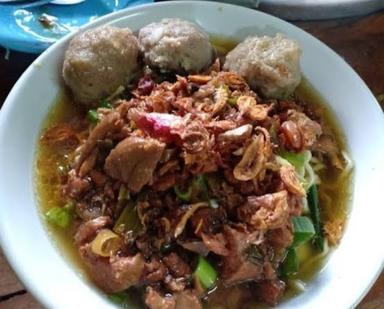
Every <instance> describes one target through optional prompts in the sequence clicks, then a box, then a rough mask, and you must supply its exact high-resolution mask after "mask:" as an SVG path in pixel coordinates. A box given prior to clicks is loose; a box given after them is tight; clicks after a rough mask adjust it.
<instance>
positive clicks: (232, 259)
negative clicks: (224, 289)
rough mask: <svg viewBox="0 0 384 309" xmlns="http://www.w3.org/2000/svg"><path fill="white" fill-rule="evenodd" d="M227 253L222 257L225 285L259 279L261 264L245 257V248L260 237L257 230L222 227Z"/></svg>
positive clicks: (255, 243) (257, 241)
mask: <svg viewBox="0 0 384 309" xmlns="http://www.w3.org/2000/svg"><path fill="white" fill-rule="evenodd" d="M224 236H225V238H226V240H227V243H228V244H227V248H228V250H229V254H228V255H227V256H225V257H223V267H222V277H223V280H224V283H225V284H226V285H233V284H238V283H241V282H245V281H253V280H260V278H261V277H262V274H263V265H262V264H261V263H260V264H258V263H253V262H251V261H250V260H248V259H247V256H246V253H245V251H246V249H247V248H249V246H251V245H257V244H259V243H260V241H261V239H262V234H260V233H259V232H258V231H256V232H252V233H250V232H248V231H247V230H246V229H244V228H242V229H235V228H231V227H229V226H225V227H224Z"/></svg>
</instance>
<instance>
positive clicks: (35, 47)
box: [0, 0, 153, 53]
mask: <svg viewBox="0 0 384 309" xmlns="http://www.w3.org/2000/svg"><path fill="white" fill-rule="evenodd" d="M151 2H153V0H86V1H84V2H82V3H79V4H75V5H54V4H46V5H43V6H38V7H30V8H28V7H27V8H25V7H22V6H21V5H1V4H0V45H1V46H3V47H5V48H9V49H13V50H18V51H22V52H27V53H41V52H42V51H44V50H45V49H46V48H48V47H49V46H50V45H52V44H53V43H55V42H56V41H57V40H58V39H60V38H61V37H62V36H64V35H66V34H67V33H69V32H71V31H72V30H74V29H76V28H78V27H80V26H82V25H84V24H86V23H88V22H90V21H92V20H94V19H96V18H97V17H99V16H102V15H105V14H108V13H111V12H114V11H118V10H120V9H123V8H126V7H130V6H135V5H139V4H144V3H151ZM39 19H40V20H42V21H39ZM44 19H45V20H46V21H47V22H46V23H44ZM44 24H45V25H44Z"/></svg>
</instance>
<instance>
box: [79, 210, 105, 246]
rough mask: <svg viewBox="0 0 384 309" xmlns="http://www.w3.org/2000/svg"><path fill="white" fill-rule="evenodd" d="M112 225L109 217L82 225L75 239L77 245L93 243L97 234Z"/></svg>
mask: <svg viewBox="0 0 384 309" xmlns="http://www.w3.org/2000/svg"><path fill="white" fill-rule="evenodd" d="M110 223H111V219H110V218H109V217H106V216H102V217H98V218H96V219H93V220H89V221H87V222H85V223H83V224H81V225H80V227H79V228H78V230H77V232H76V234H75V237H74V240H75V244H76V245H77V246H81V245H84V244H86V243H88V242H90V241H92V240H93V239H94V238H95V237H96V234H97V232H98V231H99V230H101V229H102V228H104V227H105V226H107V225H108V224H110Z"/></svg>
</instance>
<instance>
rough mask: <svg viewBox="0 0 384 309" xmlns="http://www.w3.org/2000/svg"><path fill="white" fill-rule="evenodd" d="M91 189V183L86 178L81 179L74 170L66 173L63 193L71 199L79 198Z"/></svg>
mask: <svg viewBox="0 0 384 309" xmlns="http://www.w3.org/2000/svg"><path fill="white" fill-rule="evenodd" d="M90 188H91V182H90V181H89V179H88V178H82V177H80V176H78V175H77V173H76V171H75V170H71V171H70V172H69V173H68V179H67V183H66V184H65V185H64V186H63V193H64V195H65V196H69V197H70V198H73V199H78V198H80V197H81V196H82V195H83V194H84V193H86V192H87V191H88V190H89V189H90Z"/></svg>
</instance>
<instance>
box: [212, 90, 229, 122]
mask: <svg viewBox="0 0 384 309" xmlns="http://www.w3.org/2000/svg"><path fill="white" fill-rule="evenodd" d="M213 98H214V105H213V108H212V115H213V116H215V115H217V114H218V113H220V111H221V110H222V109H223V108H224V107H225V106H226V105H227V101H228V90H227V88H226V87H224V86H220V87H219V88H217V89H216V91H215V94H214V96H213Z"/></svg>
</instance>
